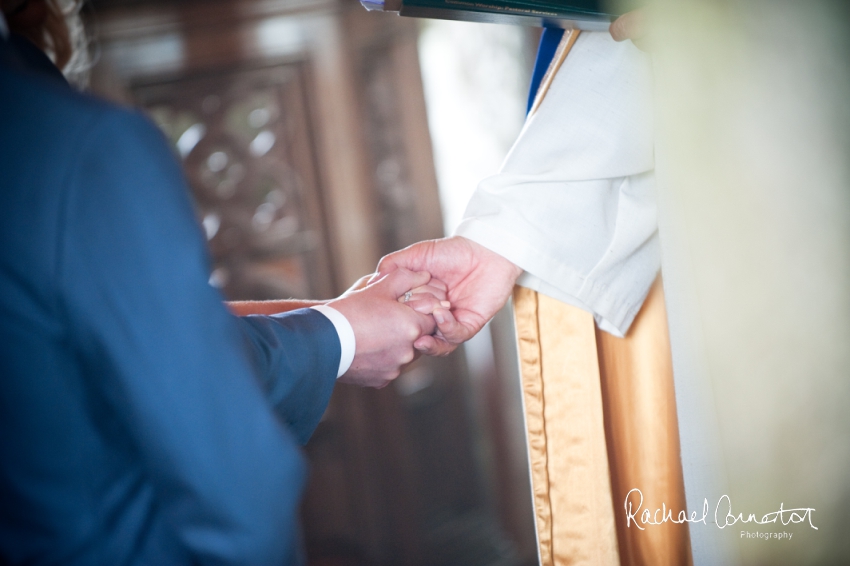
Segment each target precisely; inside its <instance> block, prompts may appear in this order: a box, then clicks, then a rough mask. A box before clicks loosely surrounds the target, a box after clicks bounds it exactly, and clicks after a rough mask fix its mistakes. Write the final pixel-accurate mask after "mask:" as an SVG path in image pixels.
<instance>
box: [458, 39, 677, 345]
mask: <svg viewBox="0 0 850 566" xmlns="http://www.w3.org/2000/svg"><path fill="white" fill-rule="evenodd" d="M652 123H653V119H652V69H651V63H650V60H649V58H648V56H647V55H645V54H644V53H642V52H641V51H639V50H638V49H637V48H635V47H634V46H633V45H632V43H631V42H628V41H627V42H623V43H617V42H615V41H614V40H612V39H611V37H610V35H609V34H608V33H602V32H600V33H588V32H584V33H582V34H581V35H580V36H579V38H578V40H577V41H576V43H575V45H574V46H573V48H572V51H571V52H570V53H569V55H568V56H567V58H566V60H565V61H564V63H563V65H562V66H561V69H560V70H559V72H558V74H557V75H556V76H555V80H554V81H553V83H552V85H551V87H550V88H549V91H548V93H547V94H546V97H545V98H544V100H543V103H542V104H541V105H540V107H539V108H538V110H537V112H536V113H535V114H533V115H532V116H531V117H530V118H529V119H528V120H527V121H526V124H525V126H524V127H523V130H522V132H521V133H520V135H519V138H518V139H517V141H516V143H515V144H514V146H513V148H512V149H511V151H510V153H509V154H508V156H507V158H506V159H505V162H504V164H503V165H502V169H501V171H500V172H499V173H498V174H496V175H494V176H492V177H489V178H487V179H484V180H483V181H482V182H481V183H480V184H479V185H478V188H477V189H476V191H475V193H474V194H473V196H472V198H471V200H470V202H469V205H468V206H467V209H466V212H465V213H464V219H463V221H462V222H461V224H460V226H459V227H458V228H457V231H456V234H457V235H460V236H464V237H466V238H469V239H470V240H473V241H475V242H478V243H479V244H481V245H483V246H485V247H487V248H489V249H491V250H493V251H495V252H496V253H498V254H500V255H502V256H504V257H505V258H507V259H509V260H510V261H512V262H513V263H515V264H516V265H518V266H519V267H521V268H522V269H524V270H525V273H523V275H522V276H521V277H520V279H519V281H518V283H519V284H520V285H523V286H525V287H529V288H531V289H535V290H537V291H539V292H541V293H543V294H545V295H549V296H551V297H554V298H556V299H558V300H561V301H564V302H567V303H570V304H573V305H576V306H578V307H581V308H583V309H585V310H588V311H590V312H591V313H593V315H594V317H595V319H596V321H597V324H599V326H600V328H602V329H603V330H605V331H608V332H610V333H612V334H615V335H617V336H623V335H624V334H625V333H626V332H627V331H628V329H629V326H630V325H631V323H632V320H633V319H634V317H635V315H636V314H637V312H638V311H639V310H640V307H641V305H642V304H643V300H644V298H645V297H646V294H647V292H648V291H649V288H650V286H651V285H652V282H653V281H654V279H655V276H656V274H657V272H658V269H659V266H660V262H661V256H660V248H659V243H658V232H657V225H656V224H657V220H656V204H655V195H654V189H655V176H654V172H653V167H654V162H653V160H654V156H653V145H654V140H653V128H652Z"/></svg>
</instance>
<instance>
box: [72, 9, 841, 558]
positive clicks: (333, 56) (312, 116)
mask: <svg viewBox="0 0 850 566" xmlns="http://www.w3.org/2000/svg"><path fill="white" fill-rule="evenodd" d="M651 3H652V4H654V5H655V7H656V8H658V10H657V11H656V12H655V14H656V15H655V16H654V17H653V19H654V21H655V22H656V24H657V26H656V29H655V30H654V32H653V37H654V39H653V40H652V41H650V42H649V48H650V49H651V51H652V53H653V58H654V60H655V70H656V89H657V92H656V94H657V109H658V115H657V117H656V119H657V120H656V121H657V123H658V127H659V131H658V136H657V138H658V145H657V153H656V159H657V170H658V181H659V204H660V233H661V240H662V247H663V255H664V259H663V262H664V264H663V274H664V283H665V293H666V297H667V302H668V313H669V319H670V330H671V342H672V346H673V353H674V368H675V374H676V396H677V405H678V413H679V424H680V437H681V440H682V461H683V466H684V471H685V481H686V491H687V498H688V506H689V508H690V509H691V510H692V511H701V509H702V504H703V500H704V499H707V500H708V501H709V505H710V506H711V508H712V510H713V506H714V505H715V503H716V501H717V499H718V498H719V497H720V496H721V495H723V494H727V495H729V496H730V498H731V500H732V504H733V506H734V509H735V512H736V513H737V512H743V513H745V514H749V513H754V514H756V515H758V516H761V515H763V514H765V513H770V512H772V511H776V510H778V508H779V505H780V504H783V505H784V507H785V508H786V509H787V508H791V507H811V508H815V509H816V512H815V513H814V515H813V520H814V524H815V525H816V526H817V527H818V530H814V529H811V528H809V527H808V526H801V525H796V526H793V525H792V526H787V527H786V526H782V525H768V526H760V525H750V526H747V527H746V529H745V530H748V531H756V530H760V531H762V532H764V531H777V532H781V531H790V532H793V533H794V537H793V539H792V540H791V541H765V540H742V539H741V536H740V532H741V529H739V528H737V527H732V528H727V529H723V530H721V529H717V528H716V526H715V525H712V524H709V525H693V526H692V528H691V541H692V545H693V550H694V554H695V563H696V564H697V565H702V564H707V565H713V564H718V565H727V564H736V563H741V564H745V565H747V566H762V565H764V566H767V565H803V564H812V565H846V564H850V537H848V536H847V535H848V533H849V532H850V530H848V529H850V480H849V479H848V478H850V412H848V410H847V406H848V401H850V372H848V369H847V368H848V364H850V346H848V345H850V293H849V292H848V291H849V290H850V106H848V104H847V100H850V64H849V63H850V4H848V3H847V2H846V0H811V1H809V2H795V1H793V0H739V1H738V2H726V1H722V0H656V1H655V2H651ZM85 18H86V21H87V26H88V29H89V30H90V31H91V32H92V34H93V43H92V52H93V57H94V61H95V65H94V68H93V73H92V78H91V89H92V90H93V91H94V92H96V93H99V94H101V95H103V96H106V97H108V98H111V99H113V100H117V101H120V102H122V103H125V104H131V105H134V106H138V107H141V108H142V109H144V111H146V112H147V113H149V115H150V116H151V117H152V118H153V119H154V120H155V121H156V122H157V123H158V124H159V125H160V126H161V127H162V129H163V131H164V132H165V134H166V135H167V136H168V138H169V139H170V140H171V141H172V143H173V144H174V149H175V152H176V153H177V154H178V155H179V156H180V158H181V159H182V160H183V164H184V167H185V171H186V176H187V178H188V180H189V183H190V185H191V187H192V190H193V193H194V197H195V203H196V210H197V215H198V219H199V222H201V223H202V225H203V228H204V230H205V232H206V235H207V239H208V241H209V245H210V249H211V251H212V254H213V258H214V261H215V271H214V272H213V276H212V279H211V283H212V284H214V285H216V286H218V287H220V288H221V289H222V291H223V293H224V294H225V295H226V296H227V297H228V298H231V299H273V298H289V297H295V298H330V297H333V296H335V295H337V294H339V293H340V292H342V291H343V290H344V289H346V288H347V287H348V286H349V285H350V284H351V283H353V282H354V281H355V280H356V279H357V278H359V277H360V276H361V275H364V274H366V273H369V272H371V271H372V270H373V269H374V267H375V265H376V263H377V261H378V259H379V258H380V257H381V256H382V255H383V254H385V253H388V252H391V251H393V250H396V249H399V248H401V247H404V246H406V245H409V244H411V243H413V242H416V241H418V240H421V239H426V238H435V237H440V236H441V235H443V234H449V233H451V231H452V230H453V228H454V226H456V224H457V223H458V221H459V218H460V215H461V214H462V210H463V208H464V206H465V204H466V201H467V200H468V198H469V195H470V194H471V192H472V191H473V190H474V188H475V186H476V184H477V182H478V181H479V180H480V179H481V178H483V177H485V176H487V175H490V174H492V173H494V172H495V171H496V170H497V169H498V167H499V164H500V162H501V160H502V159H503V157H504V156H505V154H506V153H507V150H508V149H509V147H510V145H511V143H512V142H513V140H514V138H515V137H516V135H517V133H518V132H519V129H520V127H521V125H522V121H523V118H524V112H525V97H526V89H527V86H528V82H529V76H530V72H531V65H532V60H533V54H534V51H535V49H536V44H537V40H538V38H539V30H536V29H530V28H519V27H511V26H488V25H481V24H470V23H451V22H437V21H428V22H425V21H420V22H417V21H414V20H410V19H405V18H399V17H395V16H392V15H385V14H377V13H367V12H366V11H365V10H363V9H362V8H361V7H360V5H359V2H357V1H356V0H208V1H201V0H195V1H192V0H184V1H179V0H92V1H91V2H90V3H88V5H87V7H86V9H85ZM151 220H152V221H155V219H151ZM516 366H517V363H516V359H515V341H514V333H513V328H512V326H511V316H510V314H508V313H507V312H503V313H500V314H499V315H498V316H497V317H496V319H494V321H493V322H492V323H491V324H490V325H489V326H488V327H487V328H486V329H485V331H483V332H481V333H480V334H479V336H478V337H476V339H474V340H473V341H471V342H470V343H469V344H467V345H466V346H465V347H464V348H462V349H460V350H458V351H457V352H456V353H455V354H453V355H452V356H450V357H448V358H445V359H437V360H430V359H428V360H421V361H420V362H418V363H417V364H416V365H414V366H413V367H411V368H410V369H409V370H408V371H407V372H406V373H405V374H404V375H402V376H401V377H400V378H399V379H398V380H397V382H395V383H394V384H393V385H392V386H390V387H387V388H386V389H384V390H381V391H371V390H369V391H367V390H361V389H357V388H351V387H346V386H341V387H338V388H337V391H336V392H335V393H334V397H333V399H332V401H331V405H330V407H329V409H328V411H327V414H326V415H325V417H324V419H323V421H322V423H321V424H320V425H319V428H318V429H317V431H316V433H315V435H314V436H313V438H312V439H311V441H310V443H309V444H308V445H307V447H306V451H307V454H308V457H309V459H310V464H311V470H312V472H311V479H310V485H309V488H308V491H307V495H306V498H305V501H304V506H303V512H302V516H303V526H304V535H305V540H306V543H307V548H308V554H309V556H310V563H311V564H312V565H354V564H369V565H379V566H380V565H445V566H453V565H458V566H460V565H463V566H475V565H506V566H507V565H517V566H522V565H526V564H535V563H536V561H537V556H536V545H535V540H534V525H533V517H532V510H531V503H530V498H529V489H530V488H529V480H528V470H527V463H526V446H525V438H524V427H523V417H522V406H521V401H520V395H519V393H520V392H519V385H518V378H517V376H516Z"/></svg>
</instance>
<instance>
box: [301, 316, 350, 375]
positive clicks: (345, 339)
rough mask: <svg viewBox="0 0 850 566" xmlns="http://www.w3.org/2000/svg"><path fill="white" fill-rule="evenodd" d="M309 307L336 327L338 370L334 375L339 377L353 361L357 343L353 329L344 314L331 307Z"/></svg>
mask: <svg viewBox="0 0 850 566" xmlns="http://www.w3.org/2000/svg"><path fill="white" fill-rule="evenodd" d="M310 308H311V309H314V310H317V311H319V312H320V313H322V314H323V315H325V316H326V317H327V319H328V320H330V321H331V322H332V323H333V325H334V328H336V333H337V336H339V371H338V372H337V374H336V377H337V379H339V378H340V377H341V376H342V374H344V373H345V372H347V371H348V368H350V367H351V362H353V361H354V351H355V349H356V347H357V343H356V342H355V340H354V329H353V328H352V327H351V323H350V322H348V319H347V318H345V315H343V314H342V313H341V312H339V311H338V310H336V309H335V308H333V307H329V306H328V305H316V306H314V307H310Z"/></svg>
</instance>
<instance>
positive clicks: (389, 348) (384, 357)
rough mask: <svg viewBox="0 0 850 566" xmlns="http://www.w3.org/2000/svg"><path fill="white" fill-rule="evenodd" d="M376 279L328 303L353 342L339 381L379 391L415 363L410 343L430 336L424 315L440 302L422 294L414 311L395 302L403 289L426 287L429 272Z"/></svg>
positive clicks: (431, 320)
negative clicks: (350, 357) (348, 329)
mask: <svg viewBox="0 0 850 566" xmlns="http://www.w3.org/2000/svg"><path fill="white" fill-rule="evenodd" d="M374 277H375V279H376V280H375V281H373V283H372V284H370V285H369V286H368V287H365V288H363V289H360V290H352V289H350V290H348V291H346V293H345V294H344V295H343V296H342V297H340V298H339V299H335V300H333V301H330V302H328V303H327V304H328V306H330V307H333V308H335V309H336V310H338V311H339V312H340V313H342V314H343V315H344V316H345V318H347V319H348V322H349V323H351V327H352V328H353V329H354V339H355V342H356V343H357V346H356V350H355V353H354V361H353V362H352V364H351V367H350V368H349V370H348V371H347V372H346V373H345V374H344V375H342V377H340V378H339V381H341V382H343V383H350V384H355V385H365V386H369V387H378V388H380V387H384V386H385V385H387V384H388V383H389V382H390V381H392V380H393V379H395V378H396V377H398V375H399V374H400V373H401V369H402V367H404V366H405V365H407V364H409V363H410V362H412V361H413V360H414V359H415V357H416V355H417V353H416V351H415V350H414V348H413V343H414V341H416V340H417V339H419V338H421V337H422V336H427V335H429V334H431V333H433V332H434V330H435V329H436V325H435V323H434V318H433V317H432V316H430V315H429V314H422V312H428V313H430V312H432V311H433V310H434V309H435V308H437V307H439V306H440V300H439V299H438V298H437V297H433V296H431V297H430V299H429V298H428V297H427V296H426V295H427V294H423V295H422V296H421V297H419V298H418V299H419V301H421V303H420V304H418V305H417V309H416V310H414V309H413V308H410V307H409V306H408V305H406V304H404V303H402V302H399V300H398V298H399V297H402V296H404V294H405V293H406V292H407V291H410V290H411V289H414V288H416V287H421V286H426V285H428V284H429V281H430V280H431V276H430V275H429V274H428V273H427V272H419V273H415V272H413V271H409V270H407V269H398V270H395V271H393V272H392V273H390V274H387V275H385V276H380V275H375V276H374ZM417 310H419V311H422V312H417Z"/></svg>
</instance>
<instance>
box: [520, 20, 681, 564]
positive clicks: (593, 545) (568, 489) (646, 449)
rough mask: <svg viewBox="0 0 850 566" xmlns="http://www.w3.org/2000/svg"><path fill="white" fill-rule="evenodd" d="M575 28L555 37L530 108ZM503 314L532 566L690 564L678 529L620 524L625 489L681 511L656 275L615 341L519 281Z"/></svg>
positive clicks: (652, 504) (666, 342)
mask: <svg viewBox="0 0 850 566" xmlns="http://www.w3.org/2000/svg"><path fill="white" fill-rule="evenodd" d="M579 33H580V32H579V31H578V30H571V31H567V32H565V33H564V37H563V38H562V39H561V43H560V44H559V46H558V49H557V51H556V52H555V56H554V58H553V60H552V63H551V64H550V65H549V69H548V70H547V73H546V76H545V77H544V78H543V81H542V82H541V86H540V89H539V91H538V93H537V96H536V98H535V100H534V104H533V105H532V110H531V112H532V113H534V112H535V111H536V110H537V108H538V107H539V106H540V104H541V102H542V101H543V99H544V98H545V96H546V93H547V92H548V90H549V86H550V85H551V84H552V81H553V80H554V78H555V75H556V74H557V73H558V70H559V69H560V68H561V65H562V63H563V62H564V60H565V59H566V57H567V55H568V54H569V52H570V49H571V48H572V46H573V45H574V44H575V42H576V40H577V38H578V36H579ZM514 313H515V317H516V326H517V339H518V341H519V357H520V371H521V375H522V390H523V403H524V407H525V419H526V432H527V436H528V447H529V459H530V469H531V484H532V496H533V499H534V511H535V523H536V528H537V541H538V551H539V556H540V562H541V565H542V566H550V565H551V566H555V565H558V566H560V565H566V564H593V565H617V564H619V565H622V566H644V565H646V566H649V565H653V566H690V565H691V564H692V563H693V559H692V555H691V550H690V539H689V536H688V528H687V525H677V524H673V523H665V524H662V525H647V526H646V527H645V530H640V529H638V528H637V527H635V526H634V524H632V526H630V527H627V526H626V510H625V501H626V497H627V494H628V493H629V491H631V490H632V489H633V488H637V489H639V490H640V491H641V494H642V495H643V499H644V500H643V507H642V508H641V509H650V510H651V511H653V512H654V510H655V509H658V508H661V507H662V505H664V506H666V508H667V509H672V510H673V513H674V516H675V515H676V514H678V512H679V511H680V510H684V509H685V508H686V507H685V488H684V480H683V477H682V464H681V458H680V452H679V434H678V421H677V417H676V399H675V395H674V389H673V366H672V358H671V353H670V339H669V334H668V330H667V313H666V309H665V305H664V291H663V288H662V285H661V279H660V277H659V279H658V280H657V281H656V282H655V284H654V285H653V287H652V289H651V290H650V292H649V295H648V296H647V298H646V300H645V302H644V304H643V307H642V309H641V311H640V313H638V316H637V317H636V318H635V320H634V322H633V323H632V326H631V328H630V330H629V333H628V335H627V336H626V337H625V338H616V337H614V336H612V335H610V334H608V333H605V332H601V331H599V330H598V329H597V328H596V326H595V324H594V321H593V317H592V316H591V315H590V314H589V313H587V312H585V311H583V310H581V309H578V308H576V307H572V306H569V305H566V304H564V303H561V302H559V301H557V300H555V299H552V298H550V297H547V296H545V295H541V294H539V293H537V292H536V291H532V290H530V289H525V288H523V287H516V289H515V290H514ZM632 497H633V498H634V499H633V508H635V507H636V506H637V504H638V499H639V498H638V497H636V494H633V495H632ZM659 516H660V514H659Z"/></svg>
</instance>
